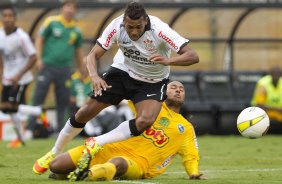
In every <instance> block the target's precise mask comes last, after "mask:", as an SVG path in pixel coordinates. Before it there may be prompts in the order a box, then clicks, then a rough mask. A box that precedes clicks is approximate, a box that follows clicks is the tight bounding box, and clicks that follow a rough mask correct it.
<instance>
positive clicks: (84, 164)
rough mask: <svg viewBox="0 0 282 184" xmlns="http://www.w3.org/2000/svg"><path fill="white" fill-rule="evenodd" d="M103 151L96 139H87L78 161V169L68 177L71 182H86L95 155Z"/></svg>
mask: <svg viewBox="0 0 282 184" xmlns="http://www.w3.org/2000/svg"><path fill="white" fill-rule="evenodd" d="M101 149H102V147H101V146H100V145H98V144H97V143H96V140H95V138H94V137H90V138H88V139H86V141H85V148H84V150H83V151H82V153H83V154H82V156H81V157H80V159H79V160H78V163H77V167H76V169H75V170H74V171H73V172H70V174H69V175H68V178H69V180H70V181H78V180H84V179H85V178H86V177H87V176H88V172H89V170H88V169H89V165H90V162H91V159H92V158H94V155H95V154H96V153H97V152H98V151H99V150H101Z"/></svg>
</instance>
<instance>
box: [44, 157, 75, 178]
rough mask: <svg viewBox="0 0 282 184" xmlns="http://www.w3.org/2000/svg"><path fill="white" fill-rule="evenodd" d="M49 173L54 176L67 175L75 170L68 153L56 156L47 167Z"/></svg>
mask: <svg viewBox="0 0 282 184" xmlns="http://www.w3.org/2000/svg"><path fill="white" fill-rule="evenodd" d="M49 168H50V171H52V172H53V173H56V174H68V173H69V172H71V171H73V170H74V169H75V165H74V163H73V162H72V160H71V157H70V155H69V154H68V153H63V154H61V155H58V156H57V157H56V158H55V159H54V160H53V161H52V162H51V163H50V165H49Z"/></svg>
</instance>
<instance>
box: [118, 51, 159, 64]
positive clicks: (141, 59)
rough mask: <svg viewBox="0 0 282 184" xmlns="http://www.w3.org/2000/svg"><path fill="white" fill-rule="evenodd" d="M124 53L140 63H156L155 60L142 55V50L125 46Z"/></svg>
mask: <svg viewBox="0 0 282 184" xmlns="http://www.w3.org/2000/svg"><path fill="white" fill-rule="evenodd" d="M123 55H124V56H125V57H127V58H129V59H131V60H132V61H133V62H135V63H140V64H144V65H154V64H155V63H154V62H151V61H149V60H148V59H147V58H144V57H142V56H140V52H139V51H138V50H133V49H128V48H124V52H123Z"/></svg>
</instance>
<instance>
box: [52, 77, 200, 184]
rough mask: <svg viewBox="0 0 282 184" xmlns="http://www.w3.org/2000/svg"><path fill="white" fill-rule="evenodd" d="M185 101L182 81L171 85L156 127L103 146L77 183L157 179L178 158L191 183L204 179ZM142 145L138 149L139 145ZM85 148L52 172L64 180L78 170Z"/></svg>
mask: <svg viewBox="0 0 282 184" xmlns="http://www.w3.org/2000/svg"><path fill="white" fill-rule="evenodd" d="M184 99H185V91H184V87H183V85H182V84H181V83H180V82H178V81H173V82H170V83H169V84H168V88H167V99H166V100H165V102H163V103H162V108H161V111H160V114H159V115H158V117H157V119H156V121H155V122H154V124H153V125H152V127H150V128H148V129H147V130H145V131H144V132H143V133H142V134H141V135H140V136H137V137H134V138H131V139H128V140H125V141H122V142H118V143H112V144H107V145H104V146H103V150H101V151H100V152H98V153H97V154H96V155H95V157H94V158H93V159H92V161H91V163H90V165H89V168H90V169H89V170H88V168H87V169H85V170H84V171H82V172H81V173H80V174H79V175H78V177H77V178H76V180H82V179H85V180H94V181H98V180H99V181H100V180H112V179H114V178H120V179H127V180H129V179H131V180H132V179H144V178H153V177H155V176H157V175H159V174H162V173H163V172H164V171H165V170H166V169H167V167H168V166H169V165H171V163H172V162H173V160H174V158H175V156H176V155H177V154H179V155H180V156H181V157H182V163H183V165H184V167H185V170H186V173H187V174H188V176H189V177H190V179H203V177H202V175H201V174H200V173H199V154H198V144H197V140H196V136H195V133H194V128H193V126H192V125H191V123H190V122H188V121H187V120H186V119H185V118H184V117H183V116H182V115H180V114H179V111H180V108H181V106H182V104H183V102H184ZM132 107H133V105H132ZM137 144H138V145H137ZM83 149H84V147H83V146H79V147H76V148H74V149H71V150H69V151H68V152H66V153H63V154H61V155H59V156H57V157H56V158H55V160H54V161H52V162H51V164H50V170H51V171H52V172H53V173H56V174H57V175H52V174H51V176H52V177H53V178H63V177H65V176H66V174H68V173H69V172H70V171H73V170H74V169H75V168H76V165H77V162H78V160H79V158H80V157H81V156H82V151H83Z"/></svg>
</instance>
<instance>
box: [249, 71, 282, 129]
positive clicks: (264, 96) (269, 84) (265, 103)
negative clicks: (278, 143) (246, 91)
mask: <svg viewBox="0 0 282 184" xmlns="http://www.w3.org/2000/svg"><path fill="white" fill-rule="evenodd" d="M281 76H282V71H281V69H280V68H279V66H275V67H273V68H271V70H270V73H269V75H266V76H264V77H262V78H261V79H260V80H259V81H258V82H257V85H256V89H255V92H254V96H253V99H252V105H253V106H258V107H261V108H263V109H264V110H265V111H266V112H267V114H268V116H269V118H270V130H269V132H270V133H282V78H281Z"/></svg>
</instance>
